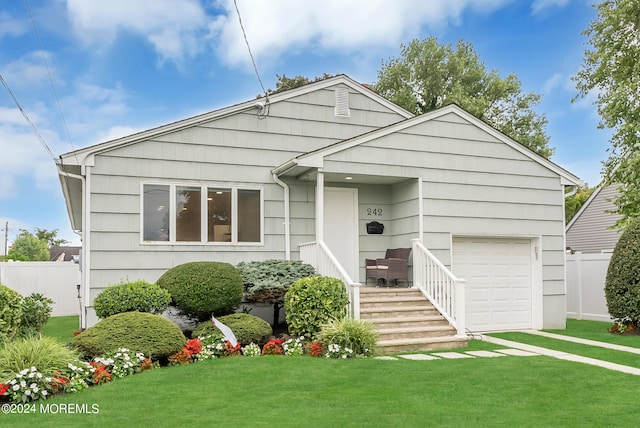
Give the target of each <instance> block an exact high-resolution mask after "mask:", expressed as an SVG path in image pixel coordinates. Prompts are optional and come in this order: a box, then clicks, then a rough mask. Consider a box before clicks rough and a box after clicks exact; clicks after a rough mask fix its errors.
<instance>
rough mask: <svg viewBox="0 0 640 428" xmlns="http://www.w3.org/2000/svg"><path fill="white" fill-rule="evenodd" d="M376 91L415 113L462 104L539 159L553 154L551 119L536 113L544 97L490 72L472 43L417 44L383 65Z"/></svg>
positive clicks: (511, 77) (512, 78) (430, 41)
mask: <svg viewBox="0 0 640 428" xmlns="http://www.w3.org/2000/svg"><path fill="white" fill-rule="evenodd" d="M373 89H374V90H375V91H377V92H378V93H379V94H380V95H382V96H383V97H385V98H387V99H388V100H390V101H392V102H394V103H395V104H398V105H399V106H401V107H403V108H405V109H406V110H409V111H410V112H412V113H415V114H422V113H426V112H429V111H432V110H435V109H437V108H440V107H443V106H446V105H448V104H452V103H455V104H458V105H459V106H460V107H462V108H464V109H465V110H467V111H468V112H469V113H471V114H473V115H474V116H476V117H478V118H479V119H481V120H483V121H485V122H487V123H488V124H490V125H491V126H493V127H495V128H496V129H498V130H499V131H501V132H502V133H504V134H506V135H508V136H509V137H511V138H513V139H514V140H516V141H518V142H520V143H521V144H523V145H524V146H525V147H528V148H529V149H531V150H533V151H534V152H536V153H538V154H540V155H541V156H544V157H545V158H549V157H550V156H551V155H552V154H553V149H551V148H550V147H549V146H548V143H549V137H548V136H547V134H546V133H545V126H546V124H547V119H546V117H545V116H544V115H542V114H538V113H536V112H535V110H534V108H535V107H536V106H537V105H538V104H539V102H540V99H541V96H540V95H537V94H535V93H533V92H531V93H528V94H527V93H524V92H523V91H522V88H521V85H520V80H519V79H518V78H517V77H516V76H515V75H514V74H509V75H508V76H507V77H505V78H504V79H502V78H501V77H500V75H499V73H498V71H497V70H492V71H487V69H486V67H485V65H484V63H482V62H481V61H480V59H479V58H478V55H477V54H476V52H475V50H474V49H473V46H472V45H471V43H465V42H464V41H459V42H458V43H457V44H456V46H455V48H453V47H452V46H451V45H450V44H439V43H438V41H437V39H436V38H435V37H430V38H428V39H425V40H413V41H412V42H411V43H409V44H408V45H406V46H404V45H403V46H402V47H401V54H400V57H399V58H392V59H390V60H389V61H386V62H383V64H382V69H381V70H380V71H379V72H378V81H377V82H376V83H375V84H374V86H373Z"/></svg>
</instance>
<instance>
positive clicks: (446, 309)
mask: <svg viewBox="0 0 640 428" xmlns="http://www.w3.org/2000/svg"><path fill="white" fill-rule="evenodd" d="M412 244H413V245H412V257H413V278H412V279H413V286H412V287H393V286H392V287H377V286H372V287H366V286H362V284H360V283H359V282H354V281H353V280H352V279H351V277H350V276H349V274H348V273H347V272H346V271H345V269H344V268H343V267H342V266H341V264H340V263H339V262H338V260H337V259H336V258H335V256H334V255H333V254H332V252H331V251H330V249H329V248H328V246H327V245H326V244H325V243H324V242H322V241H320V242H310V243H306V244H303V245H301V246H300V258H301V260H303V261H304V262H305V263H309V264H311V265H312V266H314V267H315V268H316V270H317V271H318V272H319V273H320V274H321V275H325V276H331V277H334V278H338V279H340V280H342V281H343V282H344V284H345V287H346V290H347V295H348V297H349V308H348V309H349V310H348V313H349V316H350V317H352V318H354V319H363V320H368V321H371V322H372V323H373V324H374V326H375V327H376V330H377V331H378V334H379V341H378V347H379V350H380V351H381V352H383V353H385V354H389V353H396V352H405V351H429V350H437V349H452V348H458V347H464V346H466V343H467V335H466V332H465V317H464V313H465V309H464V304H465V301H464V282H465V281H464V280H461V279H458V278H456V277H455V276H454V275H453V274H452V273H451V272H450V271H449V270H448V269H447V268H446V267H445V266H444V265H442V263H440V262H439V261H438V260H437V259H436V258H435V257H434V256H433V255H432V254H431V253H430V252H429V251H428V250H427V249H426V248H425V247H424V246H423V245H422V243H421V242H420V240H419V239H414V240H413V242H412Z"/></svg>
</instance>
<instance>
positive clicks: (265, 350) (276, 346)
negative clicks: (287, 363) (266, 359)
mask: <svg viewBox="0 0 640 428" xmlns="http://www.w3.org/2000/svg"><path fill="white" fill-rule="evenodd" d="M282 354H283V351H282V339H271V340H270V341H268V342H267V343H266V344H265V345H264V346H263V347H262V355H282Z"/></svg>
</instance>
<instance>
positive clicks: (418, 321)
mask: <svg viewBox="0 0 640 428" xmlns="http://www.w3.org/2000/svg"><path fill="white" fill-rule="evenodd" d="M361 318H362V319H365V318H364V317H361ZM367 321H371V322H372V323H373V324H374V325H375V326H376V328H379V329H382V328H400V327H430V326H437V325H446V326H448V325H449V321H447V320H446V319H445V317H443V316H442V315H440V314H437V315H421V316H411V317H409V316H408V317H390V318H374V319H368V320H367Z"/></svg>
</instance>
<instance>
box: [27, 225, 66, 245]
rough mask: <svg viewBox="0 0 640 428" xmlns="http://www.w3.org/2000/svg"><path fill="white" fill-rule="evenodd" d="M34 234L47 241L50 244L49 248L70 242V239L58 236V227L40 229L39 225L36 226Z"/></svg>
mask: <svg viewBox="0 0 640 428" xmlns="http://www.w3.org/2000/svg"><path fill="white" fill-rule="evenodd" d="M34 234H35V236H36V238H38V239H40V240H42V241H46V242H47V243H48V245H49V248H51V247H59V246H61V245H64V244H68V243H69V241H67V240H66V239H61V238H60V239H59V238H58V229H53V230H47V229H40V228H39V227H36V228H35V229H34Z"/></svg>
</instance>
